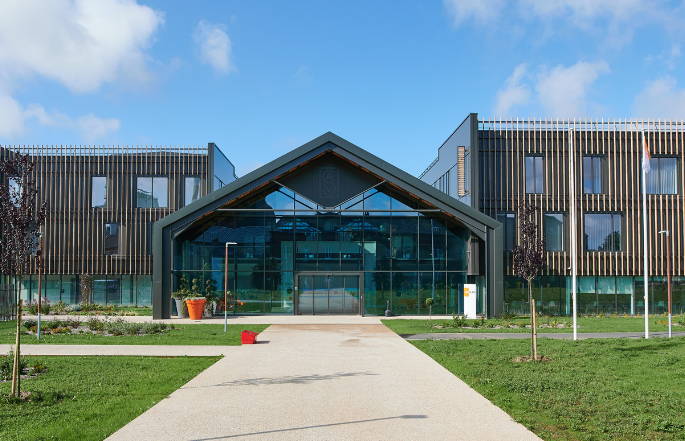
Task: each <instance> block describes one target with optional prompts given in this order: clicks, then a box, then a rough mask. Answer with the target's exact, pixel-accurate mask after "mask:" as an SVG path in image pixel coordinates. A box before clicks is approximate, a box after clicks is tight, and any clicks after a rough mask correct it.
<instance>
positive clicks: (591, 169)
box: [583, 156, 603, 194]
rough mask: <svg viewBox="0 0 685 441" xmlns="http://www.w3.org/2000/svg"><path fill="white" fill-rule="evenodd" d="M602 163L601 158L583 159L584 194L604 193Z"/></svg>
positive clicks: (589, 157)
mask: <svg viewBox="0 0 685 441" xmlns="http://www.w3.org/2000/svg"><path fill="white" fill-rule="evenodd" d="M602 162H603V161H602V158H601V157H599V156H584V157H583V193H585V194H598V193H601V192H602Z"/></svg>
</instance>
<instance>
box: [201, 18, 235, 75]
mask: <svg viewBox="0 0 685 441" xmlns="http://www.w3.org/2000/svg"><path fill="white" fill-rule="evenodd" d="M193 40H195V43H196V44H197V45H198V49H199V51H200V53H199V57H200V61H202V62H203V63H205V64H209V65H210V66H212V67H213V68H214V69H215V70H216V71H217V72H219V73H224V74H227V73H229V72H231V71H234V70H236V68H235V65H234V64H233V61H232V59H231V39H230V38H228V35H227V34H226V26H225V25H222V24H212V23H208V22H207V21H205V20H202V21H200V22H199V23H198V24H197V27H196V28H195V32H194V33H193Z"/></svg>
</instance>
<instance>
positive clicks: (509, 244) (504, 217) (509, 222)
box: [497, 213, 516, 251]
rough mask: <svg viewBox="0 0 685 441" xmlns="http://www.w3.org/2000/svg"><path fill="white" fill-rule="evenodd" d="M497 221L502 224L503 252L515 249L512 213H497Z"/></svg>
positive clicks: (514, 229)
mask: <svg viewBox="0 0 685 441" xmlns="http://www.w3.org/2000/svg"><path fill="white" fill-rule="evenodd" d="M497 221H499V222H500V223H501V224H502V228H503V230H504V231H503V232H502V233H503V234H502V238H503V240H502V243H503V246H504V251H511V250H513V249H514V247H516V215H515V214H514V213H499V214H497Z"/></svg>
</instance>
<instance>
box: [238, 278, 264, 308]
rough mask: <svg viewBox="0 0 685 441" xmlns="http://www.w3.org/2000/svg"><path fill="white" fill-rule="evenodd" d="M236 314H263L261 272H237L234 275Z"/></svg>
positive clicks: (262, 279) (262, 280) (262, 281)
mask: <svg viewBox="0 0 685 441" xmlns="http://www.w3.org/2000/svg"><path fill="white" fill-rule="evenodd" d="M235 311H236V313H237V314H263V313H264V273H263V272H261V271H252V272H238V273H237V275H236V304H235Z"/></svg>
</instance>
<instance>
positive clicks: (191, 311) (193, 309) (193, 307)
mask: <svg viewBox="0 0 685 441" xmlns="http://www.w3.org/2000/svg"><path fill="white" fill-rule="evenodd" d="M205 303H207V299H197V300H190V299H188V300H186V307H187V308H188V315H189V316H190V319H191V320H202V312H203V311H204V310H205Z"/></svg>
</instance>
